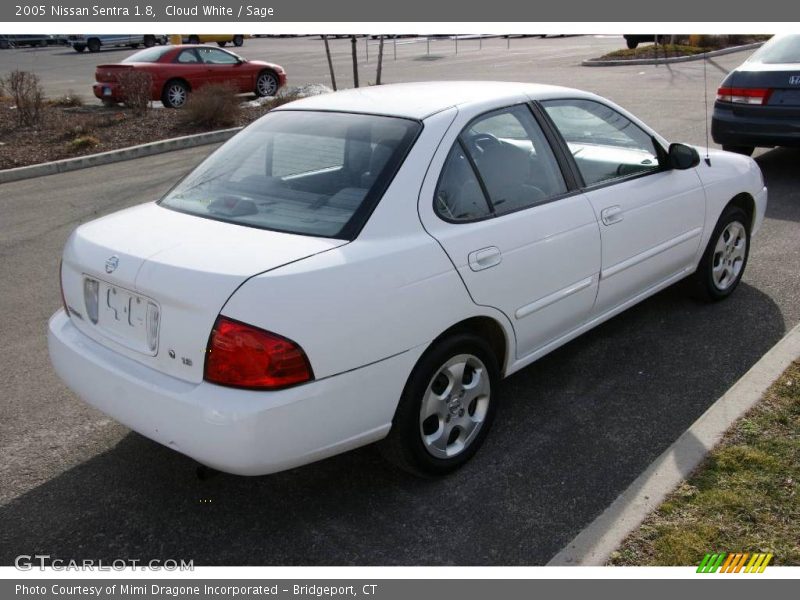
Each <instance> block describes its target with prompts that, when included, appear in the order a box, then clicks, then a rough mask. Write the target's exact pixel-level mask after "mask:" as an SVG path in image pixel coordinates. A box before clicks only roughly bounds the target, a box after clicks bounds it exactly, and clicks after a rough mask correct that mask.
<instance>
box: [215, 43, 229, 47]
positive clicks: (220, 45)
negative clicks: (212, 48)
mask: <svg viewBox="0 0 800 600" xmlns="http://www.w3.org/2000/svg"><path fill="white" fill-rule="evenodd" d="M227 43H228V42H217V46H219V47H220V48H224V47H225V46H226V44H227Z"/></svg>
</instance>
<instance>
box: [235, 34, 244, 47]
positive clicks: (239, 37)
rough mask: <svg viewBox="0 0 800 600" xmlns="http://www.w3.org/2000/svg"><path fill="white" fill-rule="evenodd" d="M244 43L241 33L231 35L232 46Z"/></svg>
mask: <svg viewBox="0 0 800 600" xmlns="http://www.w3.org/2000/svg"><path fill="white" fill-rule="evenodd" d="M242 44H244V36H243V35H235V36H233V45H234V46H241V45H242Z"/></svg>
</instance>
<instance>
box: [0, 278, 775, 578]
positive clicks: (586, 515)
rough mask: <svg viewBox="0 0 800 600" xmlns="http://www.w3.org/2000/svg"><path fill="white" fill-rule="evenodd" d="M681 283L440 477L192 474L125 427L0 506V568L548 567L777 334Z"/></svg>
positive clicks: (522, 402) (339, 468)
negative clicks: (32, 564) (95, 563)
mask: <svg viewBox="0 0 800 600" xmlns="http://www.w3.org/2000/svg"><path fill="white" fill-rule="evenodd" d="M683 288H684V286H682V285H678V286H674V287H672V288H670V289H668V290H666V291H664V292H662V293H660V294H658V295H656V296H654V297H653V298H650V299H649V300H647V301H645V302H643V303H641V304H640V305H638V306H636V307H634V308H632V309H630V310H629V311H627V312H626V313H624V314H622V315H620V316H618V317H616V318H614V319H612V320H610V321H609V322H607V323H605V324H604V325H601V326H600V327H598V328H596V329H594V330H593V331H591V332H589V333H588V334H586V335H584V336H582V337H581V338H579V339H577V340H575V341H573V342H571V343H569V344H567V345H566V346H564V347H562V348H561V349H559V350H557V351H555V352H553V353H551V354H550V355H548V356H546V357H545V358H543V359H541V360H539V361H538V362H536V363H535V364H534V365H532V366H530V367H529V368H527V369H524V370H522V371H520V372H519V373H517V374H515V375H513V376H511V377H509V378H508V379H507V380H505V381H504V382H503V383H502V384H501V386H500V390H499V394H497V396H496V397H497V401H498V402H500V403H501V404H500V405H499V411H498V416H497V419H496V421H495V425H494V429H493V431H492V434H491V435H490V436H489V437H488V439H487V442H486V444H485V445H484V447H483V448H482V450H481V452H479V453H478V454H477V455H476V456H475V458H474V459H473V461H471V462H470V463H469V464H467V465H466V466H465V467H464V468H463V469H461V470H460V471H458V472H457V473H455V474H453V475H451V476H449V477H446V478H443V479H439V480H421V479H416V478H413V477H411V476H408V475H405V474H404V473H401V472H398V471H396V470H394V469H393V468H391V467H388V466H387V465H386V464H385V463H384V462H383V460H382V459H381V458H380V456H379V454H378V453H377V452H376V450H375V448H374V447H366V448H362V449H359V450H356V451H353V452H349V453H347V454H344V455H340V456H337V457H333V458H330V459H328V460H325V461H322V462H319V463H316V464H312V465H308V466H306V467H303V468H298V469H294V470H291V471H287V472H283V473H278V474H275V475H271V476H264V477H254V478H247V477H237V476H232V475H226V474H218V475H216V476H213V477H211V478H210V479H207V480H201V479H198V478H197V477H196V475H195V469H194V467H195V465H196V463H194V462H193V461H192V460H190V459H188V458H186V457H184V456H182V455H179V454H177V453H175V452H173V451H171V450H169V449H167V448H165V447H162V446H160V445H159V444H156V443H154V442H151V441H149V440H147V439H145V438H143V437H141V436H139V435H138V434H134V433H130V434H128V435H126V436H125V437H123V438H122V439H121V441H119V443H118V444H117V445H116V446H114V447H112V448H111V449H109V450H108V451H105V452H103V453H101V454H98V455H96V456H94V457H93V458H91V459H90V460H87V461H86V462H84V463H82V464H80V465H78V466H75V467H74V468H71V469H69V470H67V471H66V472H64V473H63V474H61V475H58V476H56V477H54V478H52V479H51V480H49V481H47V482H45V483H43V484H42V485H40V486H38V487H37V488H35V489H33V490H31V491H30V492H28V493H25V494H23V495H21V496H19V497H17V498H16V499H14V500H12V501H11V502H10V503H8V504H6V505H5V506H3V507H2V508H0V564H12V563H13V561H14V558H15V557H16V556H17V555H18V554H31V555H33V554H36V553H39V554H48V555H50V556H51V557H52V558H61V559H70V558H74V559H78V558H93V559H104V560H113V559H119V558H123V559H132V558H135V559H139V560H149V559H152V558H160V559H162V560H163V559H167V558H171V559H178V560H179V559H183V560H193V561H194V563H195V565H301V564H302V565H350V564H352V565H395V564H405V565H449V564H455V565H483V564H490V565H492V564H493V565H536V564H545V563H546V562H547V561H548V560H549V559H550V558H551V557H552V556H553V555H554V554H555V553H556V552H557V551H558V550H559V549H561V548H562V547H563V546H564V545H565V544H566V543H567V542H569V541H570V540H571V539H572V537H573V536H574V535H575V534H576V533H577V532H579V531H580V530H581V529H582V528H584V527H585V526H586V525H587V524H589V523H590V522H591V521H592V520H593V519H594V518H595V517H596V516H597V515H599V514H600V513H601V512H602V511H603V509H605V508H606V507H607V506H608V505H609V504H610V503H611V502H612V501H614V499H615V498H617V496H618V495H619V494H620V493H621V492H622V491H623V490H625V488H626V487H627V486H628V485H630V484H631V482H633V481H634V480H635V479H636V477H637V476H638V475H639V474H640V473H641V472H642V471H643V470H644V469H645V468H646V467H647V466H648V465H649V464H650V463H651V462H652V461H653V460H654V459H655V458H656V457H657V456H658V455H659V454H661V453H662V452H663V451H664V450H665V449H666V448H667V447H668V446H669V445H670V444H671V443H672V442H673V441H674V440H675V439H676V438H678V436H680V435H681V434H682V433H683V432H684V431H685V430H686V429H687V427H688V426H689V425H691V423H692V422H693V421H694V420H696V419H697V418H698V417H699V416H700V415H701V414H702V413H703V412H704V411H705V410H706V409H707V408H708V407H709V406H710V405H711V404H712V403H713V402H714V401H715V400H716V399H717V398H718V397H719V396H720V395H722V394H723V393H724V392H725V391H726V390H727V389H728V388H729V387H730V386H731V385H732V384H733V383H734V382H735V381H736V380H737V379H738V378H739V377H740V376H741V375H743V374H744V373H745V372H746V371H747V370H748V369H749V368H750V367H751V366H752V365H753V364H754V363H755V362H756V361H757V360H758V359H759V358H760V357H761V356H762V355H763V354H764V353H765V352H766V351H767V350H768V349H769V348H770V347H771V346H772V345H773V344H774V343H775V342H776V341H777V340H779V339H780V338H781V336H782V335H783V334H784V330H785V325H784V321H783V318H782V316H781V312H780V310H779V308H778V306H777V305H776V304H775V303H774V302H773V301H772V300H771V299H770V298H769V297H768V296H767V295H766V294H764V293H762V292H761V291H759V290H758V289H756V288H755V287H752V286H750V285H747V284H746V283H743V284H742V285H741V286H740V288H739V289H738V290H737V292H736V294H734V295H733V296H732V297H731V298H729V299H728V300H727V301H725V302H721V303H717V304H714V305H709V304H701V303H698V302H697V301H695V300H692V299H690V298H688V297H687V295H686V293H685V289H683ZM745 316H746V317H747V318H744V317H745ZM297 434H298V435H302V434H303V432H302V430H301V429H299V430H298V432H297Z"/></svg>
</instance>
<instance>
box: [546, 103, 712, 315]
mask: <svg viewBox="0 0 800 600" xmlns="http://www.w3.org/2000/svg"><path fill="white" fill-rule="evenodd" d="M542 105H543V107H544V109H545V112H546V113H547V115H548V116H549V117H550V119H551V120H552V122H553V123H554V125H555V127H556V129H557V130H558V131H559V133H560V134H561V136H562V137H563V139H564V141H565V143H566V147H567V149H568V150H569V153H570V154H571V156H572V159H573V161H574V164H575V165H576V167H577V170H578V171H579V173H580V175H581V177H582V179H583V181H582V184H583V190H584V193H585V194H586V196H587V197H588V199H589V201H590V203H591V206H592V208H593V209H594V213H595V214H596V215H597V218H598V221H599V224H600V235H601V237H602V243H603V249H602V270H601V272H600V286H599V291H598V296H597V302H596V305H595V308H594V314H597V315H601V314H603V313H605V312H608V311H609V310H612V309H614V308H615V307H617V306H619V305H620V304H623V303H625V302H626V301H628V300H631V299H633V298H635V297H636V296H638V295H639V294H641V293H643V292H645V291H647V290H648V289H650V288H652V287H653V286H656V285H658V284H660V283H662V282H664V281H666V280H668V279H670V278H672V277H675V276H677V275H680V274H681V273H688V272H689V271H691V270H692V269H693V267H694V261H695V259H696V256H697V251H698V248H699V244H700V240H701V237H702V233H703V226H704V221H705V192H704V191H703V188H702V185H701V182H700V178H699V177H698V175H697V173H696V171H695V169H688V170H685V171H679V170H671V169H667V168H664V167H663V166H662V165H661V164H660V162H659V154H662V153H663V150H659V148H658V146H657V144H658V143H657V142H656V141H655V140H654V138H653V136H652V135H651V134H650V133H648V132H646V131H645V130H644V129H643V128H641V127H640V126H639V125H637V124H636V123H634V122H633V121H631V120H630V119H628V118H627V117H626V116H625V115H623V114H621V113H620V112H618V111H617V110H616V109H614V108H612V107H610V106H608V105H606V104H604V103H602V102H599V101H595V100H587V99H559V100H550V101H544V102H542Z"/></svg>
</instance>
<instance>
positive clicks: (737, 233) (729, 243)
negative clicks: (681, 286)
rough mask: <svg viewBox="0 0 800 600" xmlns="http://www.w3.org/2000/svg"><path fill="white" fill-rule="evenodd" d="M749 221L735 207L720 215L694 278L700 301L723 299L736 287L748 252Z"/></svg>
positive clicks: (742, 273) (739, 209)
mask: <svg viewBox="0 0 800 600" xmlns="http://www.w3.org/2000/svg"><path fill="white" fill-rule="evenodd" d="M749 222H750V219H748V217H747V213H746V212H745V211H743V210H742V209H741V208H739V207H738V206H728V207H727V208H726V209H725V210H724V211H723V212H722V215H721V216H720V218H719V221H717V226H716V227H715V228H714V232H713V233H712V234H711V239H710V240H709V241H708V246H706V251H705V253H704V254H703V258H702V260H701V261H700V265H699V266H698V267H697V271H696V272H695V276H694V277H695V283H696V284H697V291H698V295H699V296H700V297H701V298H702V299H704V300H711V301H717V300H722V299H723V298H727V297H728V296H730V295H731V294H732V293H733V290H735V289H736V286H738V285H739V282H740V281H741V280H742V275H744V269H745V267H746V266H747V257H748V255H749V253H750V228H749V226H748V223H749Z"/></svg>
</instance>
